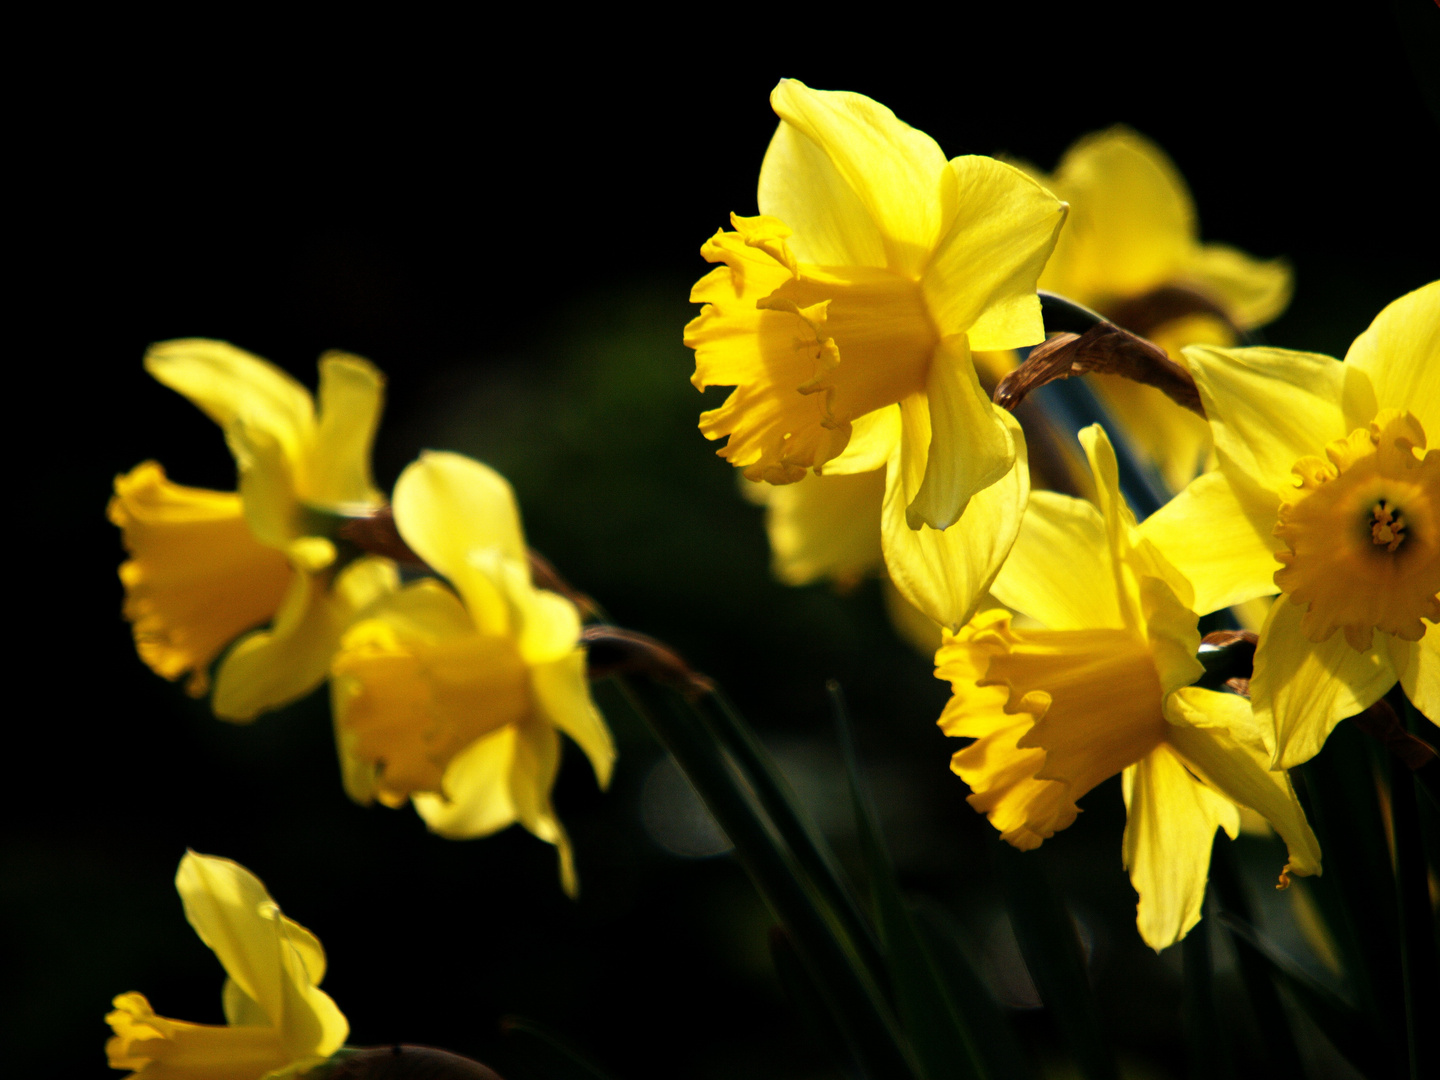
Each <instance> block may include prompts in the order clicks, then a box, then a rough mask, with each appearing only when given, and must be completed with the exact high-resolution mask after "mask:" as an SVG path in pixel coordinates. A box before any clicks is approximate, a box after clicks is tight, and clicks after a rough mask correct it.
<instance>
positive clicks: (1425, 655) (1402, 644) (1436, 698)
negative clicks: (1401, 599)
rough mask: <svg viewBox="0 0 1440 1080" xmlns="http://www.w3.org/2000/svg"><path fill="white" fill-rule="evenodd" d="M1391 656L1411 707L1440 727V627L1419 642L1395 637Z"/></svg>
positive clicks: (1433, 627) (1427, 631) (1432, 630)
mask: <svg viewBox="0 0 1440 1080" xmlns="http://www.w3.org/2000/svg"><path fill="white" fill-rule="evenodd" d="M1390 656H1391V658H1392V661H1393V663H1394V664H1395V669H1396V670H1397V671H1398V672H1400V685H1401V686H1402V687H1404V689H1405V696H1406V697H1407V698H1409V699H1410V704H1412V705H1414V706H1415V708H1417V709H1419V710H1420V712H1421V713H1423V714H1424V715H1425V716H1428V717H1429V718H1430V719H1431V720H1432V721H1433V722H1434V723H1436V724H1440V627H1436V626H1431V627H1429V628H1428V629H1427V630H1426V631H1425V636H1424V637H1423V638H1421V639H1420V640H1419V641H1401V640H1400V639H1399V638H1393V637H1392V638H1391V639H1390Z"/></svg>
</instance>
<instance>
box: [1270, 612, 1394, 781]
mask: <svg viewBox="0 0 1440 1080" xmlns="http://www.w3.org/2000/svg"><path fill="white" fill-rule="evenodd" d="M1303 615H1304V611H1303V609H1302V608H1301V607H1300V606H1299V605H1298V604H1292V603H1291V602H1290V601H1289V600H1288V599H1287V598H1284V597H1281V598H1280V599H1279V600H1277V601H1275V604H1274V606H1273V607H1271V608H1270V616H1269V618H1267V619H1266V620H1265V625H1264V627H1263V628H1261V630H1260V644H1259V646H1258V647H1257V648H1256V650H1255V674H1254V677H1253V678H1252V679H1251V680H1250V700H1251V702H1252V703H1253V704H1254V707H1255V714H1256V718H1257V719H1258V721H1259V723H1260V731H1261V734H1262V736H1263V737H1264V738H1266V739H1267V740H1270V739H1273V740H1274V756H1273V760H1272V762H1271V767H1272V768H1278V769H1290V768H1294V767H1295V766H1296V765H1299V764H1301V763H1302V762H1305V761H1309V760H1310V759H1311V758H1312V757H1314V756H1315V755H1316V754H1318V753H1319V752H1320V748H1321V747H1322V746H1324V745H1325V740H1326V738H1327V737H1329V735H1330V732H1331V730H1333V729H1334V727H1335V725H1336V724H1338V723H1339V722H1340V721H1341V720H1344V719H1345V718H1346V717H1347V716H1354V715H1355V714H1356V713H1359V712H1363V711H1364V710H1365V709H1367V708H1369V707H1370V706H1371V705H1373V704H1374V703H1375V702H1376V701H1378V700H1379V699H1380V698H1381V697H1382V696H1383V695H1384V693H1385V691H1387V690H1389V689H1390V687H1392V686H1394V685H1395V680H1396V673H1395V668H1394V666H1393V664H1392V663H1391V660H1390V655H1389V651H1388V649H1387V647H1386V639H1387V637H1388V635H1386V634H1378V633H1377V634H1376V635H1375V638H1374V642H1373V643H1372V645H1371V647H1370V648H1369V649H1368V650H1366V651H1365V652H1360V651H1359V650H1356V649H1353V648H1351V647H1350V645H1349V644H1348V643H1347V642H1346V640H1345V635H1344V634H1338V633H1337V634H1331V635H1330V637H1329V639H1328V640H1326V641H1321V642H1314V641H1310V640H1309V639H1308V638H1306V636H1305V634H1304V632H1303V631H1302V630H1301V628H1300V621H1301V618H1302V617H1303Z"/></svg>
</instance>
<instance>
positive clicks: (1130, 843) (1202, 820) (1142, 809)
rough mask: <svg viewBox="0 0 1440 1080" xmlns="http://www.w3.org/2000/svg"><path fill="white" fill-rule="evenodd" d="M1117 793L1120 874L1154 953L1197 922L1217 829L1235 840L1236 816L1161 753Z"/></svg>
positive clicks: (1140, 765)
mask: <svg viewBox="0 0 1440 1080" xmlns="http://www.w3.org/2000/svg"><path fill="white" fill-rule="evenodd" d="M1122 790H1123V791H1124V795H1125V806H1126V810H1127V817H1126V821H1125V838H1124V841H1123V851H1124V857H1125V867H1126V869H1127V870H1129V871H1130V884H1131V885H1133V886H1134V887H1135V891H1136V892H1137V893H1139V894H1140V903H1139V905H1138V907H1137V910H1136V920H1135V921H1136V925H1137V926H1139V928H1140V936H1141V937H1142V938H1143V939H1144V941H1145V944H1147V945H1149V946H1150V947H1151V948H1152V949H1154V950H1155V951H1156V952H1159V951H1160V950H1161V949H1164V948H1168V947H1169V946H1171V945H1173V944H1175V942H1177V941H1179V940H1180V939H1181V938H1183V937H1184V936H1185V935H1186V934H1187V933H1189V931H1190V928H1191V927H1193V926H1194V925H1195V924H1196V923H1197V922H1199V921H1200V907H1201V904H1202V903H1204V900H1205V883H1206V881H1207V880H1208V878H1209V874H1210V849H1211V847H1212V846H1213V844H1214V842H1215V830H1216V829H1217V828H1220V827H1222V826H1223V827H1224V829H1225V831H1226V832H1227V833H1229V834H1230V836H1232V837H1234V836H1235V835H1236V834H1238V833H1239V831H1240V815H1239V813H1238V812H1237V811H1236V809H1235V807H1234V806H1232V805H1231V804H1230V802H1229V801H1228V800H1226V799H1224V798H1223V797H1221V796H1220V795H1217V794H1215V793H1214V792H1213V791H1211V790H1209V789H1208V788H1207V787H1205V785H1204V784H1201V783H1199V782H1197V781H1196V780H1195V778H1194V777H1192V776H1191V775H1190V774H1189V773H1188V772H1187V771H1186V769H1185V766H1184V765H1183V764H1182V763H1181V761H1180V760H1179V758H1177V757H1176V756H1175V755H1174V753H1172V752H1171V751H1170V750H1169V748H1168V747H1165V746H1163V745H1162V746H1159V747H1157V748H1156V749H1155V750H1153V751H1151V752H1150V753H1149V754H1148V755H1146V756H1145V757H1144V758H1142V759H1141V760H1140V761H1139V762H1137V763H1136V764H1134V765H1131V766H1130V767H1129V768H1127V769H1126V770H1125V772H1124V774H1123V777H1122Z"/></svg>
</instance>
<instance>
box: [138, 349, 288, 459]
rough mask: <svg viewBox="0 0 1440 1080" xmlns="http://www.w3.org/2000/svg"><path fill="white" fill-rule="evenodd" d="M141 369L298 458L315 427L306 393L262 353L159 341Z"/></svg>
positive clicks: (221, 420) (223, 420)
mask: <svg viewBox="0 0 1440 1080" xmlns="http://www.w3.org/2000/svg"><path fill="white" fill-rule="evenodd" d="M145 370H146V371H148V372H150V374H151V375H153V376H154V377H155V378H156V379H157V380H159V381H160V382H162V383H164V384H165V385H166V386H168V387H170V388H171V389H172V390H176V391H178V392H179V393H181V394H184V395H185V396H186V397H187V398H189V399H190V400H191V401H193V402H194V403H195V404H196V405H197V406H198V407H199V408H200V409H201V410H202V411H203V412H204V413H205V415H207V416H209V417H210V418H211V419H212V420H214V421H215V423H217V424H219V425H220V426H221V427H222V428H225V429H228V428H229V427H230V426H231V424H233V423H234V422H235V421H236V420H241V419H243V420H244V421H245V422H246V423H247V424H249V425H251V426H252V427H255V428H258V429H259V430H261V431H264V432H265V433H266V434H268V435H269V436H270V437H271V438H272V439H274V440H275V441H276V442H277V443H279V445H280V446H281V448H282V450H283V452H284V453H285V454H286V456H287V457H288V458H289V460H290V461H291V462H298V461H299V460H300V457H301V454H302V452H303V449H304V447H306V446H307V445H308V444H309V442H310V439H311V436H312V434H313V432H314V428H315V407H314V404H313V402H312V401H311V398H310V392H309V391H308V390H306V389H305V387H303V386H301V385H300V384H299V383H298V382H296V381H295V380H294V379H292V378H291V377H290V376H289V375H287V374H286V373H285V372H283V371H281V370H280V369H279V368H278V367H276V366H275V365H274V364H272V363H270V362H269V361H267V360H262V359H260V357H258V356H255V355H253V354H251V353H248V352H246V351H245V350H244V349H237V348H236V347H235V346H234V345H231V344H229V343H228V342H224V341H211V340H208V339H205V338H184V339H180V340H176V341H162V342H160V343H159V344H156V345H152V346H150V348H149V350H148V351H147V352H146V353H145Z"/></svg>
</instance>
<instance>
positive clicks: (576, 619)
mask: <svg viewBox="0 0 1440 1080" xmlns="http://www.w3.org/2000/svg"><path fill="white" fill-rule="evenodd" d="M525 584H526V590H525V592H524V593H523V594H522V596H523V598H524V599H523V603H524V607H523V608H522V612H523V614H522V616H521V618H522V620H523V621H522V623H521V626H520V635H519V640H518V642H517V644H518V645H519V647H520V655H521V656H522V657H524V659H525V662H526V663H527V664H549V663H553V662H554V661H556V660H559V659H561V658H563V657H566V656H569V655H570V654H571V653H572V652H573V651H574V649H575V645H576V643H577V642H578V641H579V640H580V613H579V612H578V611H576V610H575V605H574V604H573V603H571V602H570V601H569V600H567V599H566V598H565V597H563V596H561V595H559V594H558V593H553V592H549V591H547V590H545V589H536V588H534V587H533V586H531V585H530V583H529V581H528V580H527V581H526V583H525Z"/></svg>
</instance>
